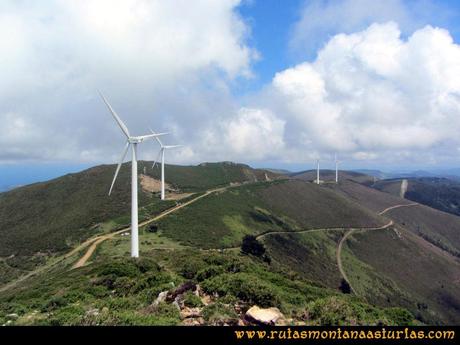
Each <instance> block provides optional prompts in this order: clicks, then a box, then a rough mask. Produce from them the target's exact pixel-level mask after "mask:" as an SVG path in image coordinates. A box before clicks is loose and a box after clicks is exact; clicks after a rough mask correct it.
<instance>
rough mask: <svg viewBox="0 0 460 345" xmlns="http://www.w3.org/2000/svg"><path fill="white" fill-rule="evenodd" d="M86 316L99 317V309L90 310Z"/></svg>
mask: <svg viewBox="0 0 460 345" xmlns="http://www.w3.org/2000/svg"><path fill="white" fill-rule="evenodd" d="M86 315H87V316H98V315H99V309H97V308H94V309H90V310H88V311H87V312H86Z"/></svg>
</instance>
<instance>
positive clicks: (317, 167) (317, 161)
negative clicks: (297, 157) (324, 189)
mask: <svg viewBox="0 0 460 345" xmlns="http://www.w3.org/2000/svg"><path fill="white" fill-rule="evenodd" d="M316 184H319V159H317V160H316Z"/></svg>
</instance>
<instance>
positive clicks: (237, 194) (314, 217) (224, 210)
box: [158, 180, 384, 248]
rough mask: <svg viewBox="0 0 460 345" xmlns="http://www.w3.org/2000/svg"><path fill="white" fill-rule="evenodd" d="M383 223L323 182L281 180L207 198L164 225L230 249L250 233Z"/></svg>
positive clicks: (179, 235)
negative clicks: (319, 184) (319, 183)
mask: <svg viewBox="0 0 460 345" xmlns="http://www.w3.org/2000/svg"><path fill="white" fill-rule="evenodd" d="M383 224H384V221H383V220H381V219H379V218H378V216H376V215H375V214H372V213H371V212H369V211H368V210H367V209H365V208H363V207H361V206H359V205H358V204H356V203H353V202H350V201H349V200H347V199H345V198H344V197H342V196H340V195H337V194H336V193H334V192H332V191H330V190H328V189H325V188H322V187H321V186H317V185H315V184H311V183H304V182H302V181H297V180H279V181H274V182H268V183H259V184H251V185H244V186H239V187H235V188H232V189H229V190H227V191H223V192H221V193H216V194H214V195H211V196H209V197H207V198H203V199H201V200H199V201H197V202H196V203H194V204H193V205H191V206H190V207H187V208H184V209H182V210H180V211H178V212H176V213H175V214H174V215H171V216H170V217H167V218H164V219H162V220H161V221H160V222H158V228H159V229H160V230H161V231H162V232H163V233H164V234H165V235H166V236H168V237H170V238H172V239H174V240H176V241H180V242H181V243H184V244H188V245H194V246H198V247H202V248H225V247H232V246H238V245H239V244H240V243H241V240H242V238H243V236H244V235H249V234H253V235H257V234H261V233H264V232H267V231H276V230H280V231H281V230H285V231H296V230H302V229H313V228H329V227H362V226H379V225H383Z"/></svg>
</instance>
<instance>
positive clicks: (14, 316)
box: [6, 313, 19, 320]
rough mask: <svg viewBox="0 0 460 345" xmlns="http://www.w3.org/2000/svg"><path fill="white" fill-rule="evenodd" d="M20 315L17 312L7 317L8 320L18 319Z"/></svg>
mask: <svg viewBox="0 0 460 345" xmlns="http://www.w3.org/2000/svg"><path fill="white" fill-rule="evenodd" d="M18 317H19V315H18V314H16V313H12V314H8V315H6V318H7V319H8V320H17V319H18Z"/></svg>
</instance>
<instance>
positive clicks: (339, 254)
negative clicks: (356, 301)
mask: <svg viewBox="0 0 460 345" xmlns="http://www.w3.org/2000/svg"><path fill="white" fill-rule="evenodd" d="M393 224H394V222H393V221H392V220H390V221H389V222H388V223H387V224H385V225H384V226H380V227H376V228H355V229H350V230H348V232H347V233H345V235H344V236H343V237H342V239H341V240H340V242H339V245H338V246H337V252H336V257H337V266H338V268H339V271H340V274H341V275H342V278H343V279H344V280H345V281H346V282H347V283H348V285H349V286H350V290H351V291H352V292H353V293H354V294H355V295H356V290H355V289H354V288H353V286H352V285H351V283H350V279H348V277H347V274H346V273H345V270H344V269H343V263H342V247H343V244H344V243H345V242H346V240H347V239H348V238H349V237H350V236H351V235H353V234H354V233H355V232H357V231H372V230H385V229H388V228H389V227H391V226H392V225H393Z"/></svg>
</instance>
